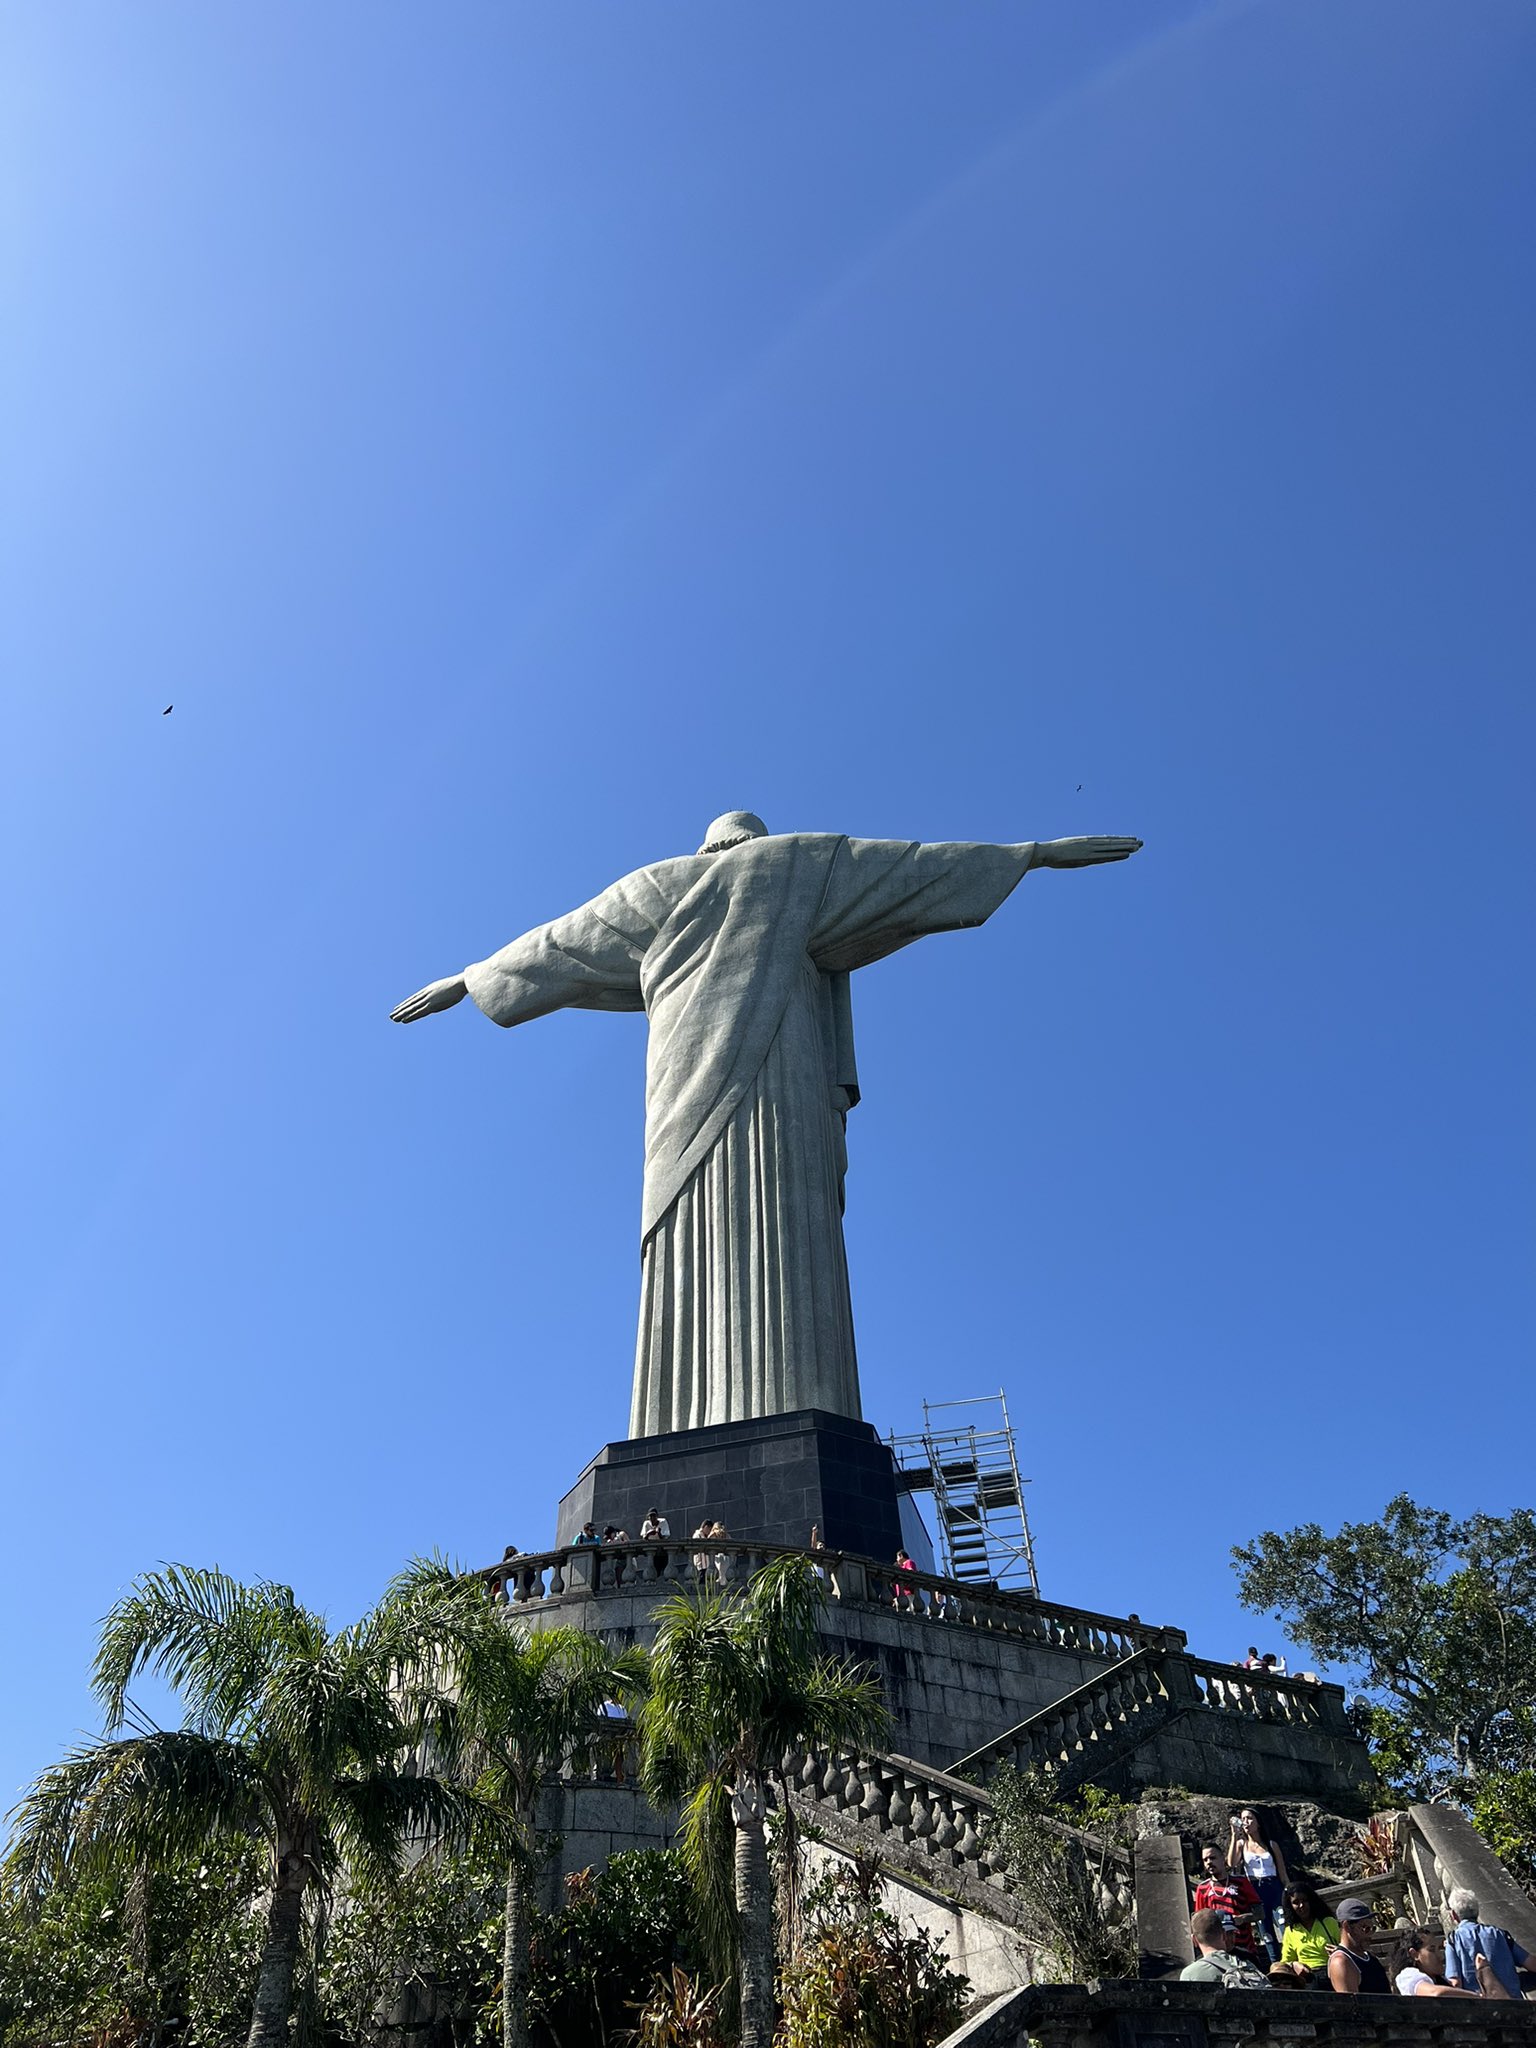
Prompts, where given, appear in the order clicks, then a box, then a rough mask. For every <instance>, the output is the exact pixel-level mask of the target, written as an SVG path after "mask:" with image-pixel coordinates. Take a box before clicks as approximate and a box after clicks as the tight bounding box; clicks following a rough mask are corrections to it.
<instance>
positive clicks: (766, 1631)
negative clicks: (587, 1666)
mask: <svg viewBox="0 0 1536 2048" xmlns="http://www.w3.org/2000/svg"><path fill="white" fill-rule="evenodd" d="M822 1598H823V1594H822V1588H821V1583H820V1581H819V1580H818V1579H817V1578H816V1576H815V1574H814V1572H813V1570H812V1568H811V1565H810V1563H809V1561H808V1560H807V1559H804V1558H798V1557H781V1558H775V1559H774V1560H773V1561H772V1562H771V1563H769V1564H767V1565H765V1566H764V1567H763V1568H762V1570H761V1571H759V1572H756V1573H754V1575H753V1577H752V1579H751V1581H750V1583H749V1584H748V1586H747V1587H746V1589H745V1590H744V1591H743V1592H741V1593H736V1594H726V1595H722V1596H711V1595H708V1594H705V1593H702V1592H694V1593H686V1592H684V1593H678V1594H676V1595H674V1596H673V1598H672V1599H670V1600H668V1601H667V1602H666V1603H665V1605H664V1606H662V1607H661V1608H660V1609H659V1610H658V1613H657V1617H656V1620H657V1628H656V1637H655V1641H654V1642H653V1644H652V1646H651V1674H650V1690H649V1693H648V1694H647V1696H646V1698H645V1700H644V1702H643V1703H642V1705H641V1708H640V1732H641V1743H642V1749H641V1777H642V1781H643V1783H644V1785H645V1788H646V1790H647V1791H648V1792H649V1793H650V1795H651V1797H652V1798H653V1799H654V1800H655V1801H656V1802H657V1804H658V1805H663V1806H666V1805H670V1804H671V1803H672V1802H673V1801H675V1800H678V1799H682V1800H683V1801H684V1805H683V1825H682V1837H681V1840H682V1848H683V1854H684V1856H685V1857H686V1859H687V1862H688V1866H689V1869H690V1871H691V1872H692V1874H693V1877H694V1881H695V1884H696V1886H697V1888H698V1894H699V1903H700V1924H701V1933H702V1934H703V1936H704V1938H705V1942H706V1946H707V1947H708V1948H709V1950H710V1952H711V1959H712V1961H713V1962H714V1963H715V1966H716V1970H717V1974H719V1975H722V1976H724V1975H726V1974H728V1972H729V1971H730V1970H731V1969H732V1968H734V1972H735V1976H736V1982H737V1988H738V1992H739V2000H740V2009H741V2048H769V2042H770V2040H771V2037H772V2034H773V1909H772V1895H771V1887H770V1883H769V1873H768V1856H767V1844H766V1839H765V1834H764V1818H765V1813H766V1799H765V1793H764V1787H765V1780H768V1779H770V1778H771V1777H772V1776H774V1775H775V1774H777V1773H778V1772H779V1770H780V1766H781V1763H782V1759H783V1757H784V1754H785V1752H786V1751H787V1750H793V1749H796V1748H798V1747H801V1746H802V1745H808V1746H811V1747H829V1746H830V1747H849V1746H860V1745H868V1744H873V1743H876V1742H879V1741H881V1740H883V1738H884V1735H885V1732H886V1729H887V1727H888V1726H889V1716H888V1715H887V1713H886V1710H885V1707H884V1704H883V1702H882V1700H881V1697H880V1688H879V1684H878V1681H877V1680H875V1679H873V1678H870V1677H867V1676H862V1675H858V1674H856V1673H854V1672H852V1671H850V1670H849V1669H847V1668H846V1667H845V1666H843V1665H842V1664H839V1663H837V1662H835V1661H834V1660H833V1659H831V1658H828V1657H826V1656H824V1655H823V1654H822V1653H821V1644H820V1637H819V1635H818V1632H817V1624H818V1620H819V1618H820V1612H821V1601H822ZM732 1904H733V1905H734V1912H732V1910H731V1906H732Z"/></svg>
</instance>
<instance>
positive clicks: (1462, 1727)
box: [1232, 1494, 1536, 1798]
mask: <svg viewBox="0 0 1536 2048" xmlns="http://www.w3.org/2000/svg"><path fill="white" fill-rule="evenodd" d="M1232 1555H1233V1559H1234V1561H1235V1563H1236V1566H1237V1573H1238V1585H1239V1593H1240V1597H1241V1599H1242V1601H1243V1604H1244V1606H1246V1607H1249V1608H1252V1609H1253V1610H1254V1611H1255V1612H1256V1613H1259V1612H1264V1611H1270V1612H1273V1613H1275V1614H1276V1616H1277V1617H1278V1618H1279V1619H1281V1620H1282V1621H1283V1622H1284V1624H1285V1630H1286V1634H1287V1635H1288V1636H1289V1637H1290V1639H1291V1641H1292V1642H1294V1643H1299V1644H1303V1645H1305V1646H1306V1647H1307V1648H1308V1649H1309V1650H1310V1651H1311V1652H1312V1654H1313V1655H1314V1656H1315V1657H1317V1658H1318V1659H1319V1660H1320V1661H1322V1662H1325V1663H1332V1664H1340V1665H1343V1666H1345V1667H1346V1669H1347V1670H1348V1671H1349V1672H1350V1673H1351V1674H1352V1675H1353V1676H1354V1677H1355V1678H1356V1679H1357V1680H1358V1682H1359V1683H1360V1684H1361V1685H1362V1686H1363V1688H1364V1690H1365V1692H1366V1693H1367V1694H1368V1695H1370V1696H1371V1697H1370V1698H1369V1699H1368V1701H1367V1704H1366V1706H1365V1708H1364V1709H1362V1725H1363V1728H1364V1731H1365V1732H1366V1733H1367V1734H1368V1735H1369V1736H1370V1738H1371V1740H1372V1742H1373V1745H1374V1748H1375V1753H1376V1756H1377V1760H1378V1763H1379V1765H1380V1768H1381V1770H1382V1772H1383V1774H1384V1775H1385V1776H1386V1777H1387V1778H1388V1779H1389V1780H1390V1781H1391V1782H1392V1783H1394V1784H1395V1785H1396V1786H1398V1787H1399V1788H1400V1789H1401V1790H1403V1791H1404V1792H1406V1793H1408V1794H1410V1795H1412V1796H1415V1797H1419V1798H1429V1797H1432V1796H1433V1795H1434V1794H1436V1793H1438V1792H1442V1791H1445V1790H1446V1789H1447V1788H1449V1787H1452V1786H1455V1785H1457V1784H1458V1783H1465V1784H1468V1785H1470V1781H1474V1780H1479V1779H1486V1778H1488V1777H1489V1776H1490V1775H1496V1774H1500V1773H1519V1772H1522V1771H1526V1770H1529V1769H1531V1768H1532V1767H1533V1766H1536V1687H1533V1682H1532V1673H1533V1672H1536V1515H1533V1514H1532V1512H1531V1510H1530V1509H1528V1508H1520V1509H1517V1510H1516V1511H1515V1512H1514V1513H1513V1514H1509V1515H1482V1514H1479V1515H1468V1516H1465V1517H1462V1518H1459V1519H1458V1518H1457V1517H1454V1516H1452V1515H1449V1514H1445V1513H1443V1512H1442V1511H1441V1510H1439V1509H1438V1508H1425V1507H1420V1506H1419V1505H1418V1504H1417V1502H1415V1501H1413V1500H1410V1499H1409V1497H1408V1496H1407V1494H1398V1495H1397V1497H1396V1498H1395V1499H1394V1500H1391V1501H1389V1502H1388V1503H1387V1506H1386V1509H1385V1511H1384V1512H1383V1514H1382V1515H1381V1517H1380V1519H1379V1520H1377V1521H1374V1522H1346V1523H1345V1524H1344V1525H1343V1526H1342V1527H1341V1528H1340V1529H1339V1531H1338V1533H1337V1534H1336V1535H1331V1536H1330V1535H1328V1534H1327V1533H1325V1531H1324V1530H1323V1529H1322V1528H1321V1527H1320V1526H1319V1524H1317V1523H1316V1522H1307V1523H1304V1524H1302V1526H1301V1527H1299V1528H1296V1529H1288V1530H1285V1531H1283V1532H1278V1533H1277V1532H1275V1531H1266V1532H1265V1533H1264V1534H1263V1535H1261V1536H1258V1537H1256V1538H1255V1539H1254V1541H1253V1542H1252V1543H1249V1544H1245V1545H1243V1546H1241V1547H1240V1548H1238V1549H1235V1550H1234V1551H1233V1553H1232Z"/></svg>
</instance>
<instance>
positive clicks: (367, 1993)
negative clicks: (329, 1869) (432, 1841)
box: [321, 1852, 502, 2048]
mask: <svg viewBox="0 0 1536 2048" xmlns="http://www.w3.org/2000/svg"><path fill="white" fill-rule="evenodd" d="M501 1955H502V1866H501V1860H500V1857H499V1856H496V1855H489V1854H485V1853H483V1852H470V1853H468V1854H465V1855H462V1856H453V1857H448V1856H422V1857H419V1858H418V1859H417V1860H416V1861H415V1862H414V1863H412V1864H411V1866H410V1867H409V1869H407V1870H405V1871H404V1872H402V1873H401V1875H400V1876H399V1877H398V1878H396V1879H394V1880H393V1881H392V1882H390V1883H388V1884H385V1885H383V1886H379V1885H370V1886H368V1887H366V1888H362V1887H358V1888H356V1889H349V1890H348V1891H347V1892H346V1893H345V1894H344V1895H343V1896H342V1897H341V1898H340V1899H339V1900H338V1901H337V1905H336V1910H335V1913H334V1915H333V1917H332V1921H331V1926H330V1932H329V1935H328V1937H327V1940H326V1944H325V1957H324V1964H323V1968H322V1971H321V2005H322V2009H323V2011H324V2014H325V2017H326V2019H327V2021H328V2022H329V2023H330V2025H331V2026H332V2027H335V2028H337V2029H339V2030H340V2032H341V2034H342V2036H343V2038H344V2039H346V2040H348V2041H365V2040H367V2039H368V2038H369V2037H370V2036H371V2035H377V2034H380V2033H386V2032H393V2031H395V2030H396V2023H397V2022H398V2020H399V2018H400V2016H401V2013H402V2008H411V2007H414V2006H418V2005H422V2006H426V2007H427V2008H428V2010H429V2011H435V2013H436V2014H437V2016H438V2021H439V2037H441V2036H443V2035H446V2037H447V2038H449V2039H451V2040H452V2042H453V2043H454V2048H469V2044H471V2043H472V2042H475V2041H478V2040H480V2039H481V2038H482V2028H483V2027H484V2025H485V2023H486V2022H487V2021H489V2022H490V2023H491V2024H492V2025H494V2024H495V2023H496V2021H497V2020H498V2019H499V2016H500V2007H501Z"/></svg>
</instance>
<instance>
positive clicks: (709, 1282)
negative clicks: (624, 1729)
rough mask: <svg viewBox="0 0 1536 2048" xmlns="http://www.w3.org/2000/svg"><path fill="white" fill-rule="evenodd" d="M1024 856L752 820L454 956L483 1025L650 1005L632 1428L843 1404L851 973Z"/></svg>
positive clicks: (981, 895) (996, 881)
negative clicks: (737, 836)
mask: <svg viewBox="0 0 1536 2048" xmlns="http://www.w3.org/2000/svg"><path fill="white" fill-rule="evenodd" d="M1034 851H1035V848H1034V845H1033V844H1032V843H1026V844H1023V845H1018V846H989V845H973V844H939V845H918V844H913V843H911V842H908V841H904V840H877V839H845V838H843V837H841V836H840V835H838V834H835V833H823V832H795V833H785V834H773V835H769V836H767V837H764V838H759V839H750V840H746V841H744V842H743V843H742V844H740V845H738V846H733V847H729V848H727V849H726V850H725V851H723V852H719V853H711V854H693V855H688V856H685V857H683V858H681V859H676V860H664V861H659V862H657V863H656V864H655V865H654V866H652V867H647V868H640V869H638V870H637V871H636V872H635V873H634V874H632V875H626V876H625V877H624V878H623V880H622V881H618V882H615V883H614V884H613V885H612V886H611V887H610V888H607V889H605V890H603V892H602V893H601V895H599V896H595V897H594V898H593V899H592V901H591V902H590V903H587V904H584V905H583V906H582V907H581V909H579V910H574V911H572V912H571V913H570V914H569V916H566V917H560V918H556V919H555V920H554V922H553V923H551V924H547V925H542V926H540V927H539V928H538V929H537V930H535V931H532V932H528V933H526V934H525V935H524V936H523V937H522V938H520V939H514V940H513V941H512V943H511V945H509V946H504V947H503V948H502V950H501V951H500V952H499V953H493V954H492V955H491V957H490V958H489V959H488V960H482V961H480V962H478V963H477V964H476V965H475V966H473V967H471V968H469V969H467V970H466V973H465V976H464V980H465V985H466V987H467V988H468V991H469V994H470V996H471V997H472V998H473V1000H474V1001H475V1003H476V1004H477V1005H478V1006H479V1008H480V1009H482V1010H483V1011H484V1012H485V1014H486V1016H488V1017H489V1018H490V1019H491V1020H492V1021H493V1022H494V1023H497V1024H502V1025H509V1026H510V1025H513V1024H523V1023H526V1022H528V1021H529V1019H531V1018H534V1017H541V1016H544V1015H546V1014H547V1013H548V1012H550V1011H552V1010H558V1009H597V1010H644V1011H645V1013H646V1015H647V1018H648V1020H649V1032H650V1035H649V1044H648V1048H647V1056H646V1090H645V1180H644V1192H643V1198H642V1216H641V1253H640V1265H641V1294H640V1327H639V1335H638V1339H637V1344H636V1354H635V1380H634V1398H633V1402H632V1405H631V1411H630V1434H631V1436H657V1435H661V1434H664V1433H665V1432H667V1431H670V1430H676V1429H692V1428H697V1427H699V1426H700V1425H702V1424H706V1423H717V1422H734V1421H738V1420H740V1419H741V1418H743V1417H746V1416H754V1415H774V1414H780V1413H784V1412H786V1411H788V1410H791V1409H796V1408H825V1409H830V1410H831V1411H833V1412H834V1413H836V1414H840V1415H853V1416H857V1415H858V1414H859V1412H860V1408H859V1383H858V1369H857V1364H856V1359H855V1353H854V1341H853V1316H852V1312H851V1309H850V1306H849V1298H848V1265H847V1256H846V1253H845V1251H844V1247H843V1224H842V1209H843V1176H844V1170H845V1166H846V1152H845V1149H844V1126H845V1123H846V1118H847V1113H848V1111H849V1110H850V1109H851V1108H852V1107H853V1106H854V1104H855V1103H857V1101H858V1099H859V1086H858V1073H857V1069H856V1067H855V1063H854V1047H853V1021H852V1005H851V1001H850V996H849V982H848V977H849V975H850V973H851V972H852V971H853V970H854V969H855V968H858V967H863V966H867V965H868V964H869V963H870V962H871V961H874V960H879V959H882V958H883V957H884V956H885V955H886V954H887V953H893V952H895V951H896V950H897V949H898V948H899V947H902V946H905V945H909V944H910V943H911V942H912V941H913V940H914V939H919V938H922V937H924V936H926V935H927V934H928V933H930V932H941V931H954V930H959V929H962V928H964V927H966V926H970V925H978V924H981V923H982V922H983V921H984V920H985V919H986V918H987V917H989V916H990V915H991V913H992V912H993V911H994V910H995V909H996V908H997V907H998V905H999V904H1000V903H1001V902H1002V901H1003V900H1004V898H1005V897H1006V896H1007V895H1008V894H1009V892H1010V891H1011V890H1012V889H1013V888H1014V887H1015V885H1016V884H1017V883H1018V882H1019V880H1020V879H1021V878H1022V876H1023V875H1024V874H1025V873H1026V872H1027V871H1028V869H1029V866H1030V864H1031V860H1032V858H1033V855H1034Z"/></svg>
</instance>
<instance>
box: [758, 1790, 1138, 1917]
mask: <svg viewBox="0 0 1536 2048" xmlns="http://www.w3.org/2000/svg"><path fill="white" fill-rule="evenodd" d="M783 1773H784V1780H785V1783H786V1785H787V1786H788V1789H789V1792H790V1794H791V1796H792V1797H794V1798H796V1799H798V1800H800V1801H802V1802H804V1803H805V1804H807V1805H810V1806H812V1807H814V1808H815V1809H817V1810H818V1811H819V1812H821V1813H824V1814H827V1815H834V1816H837V1817H839V1818H841V1819H842V1820H843V1821H845V1822H850V1823H852V1824H853V1825H854V1826H855V1827H856V1828H858V1829H860V1830H867V1831H868V1832H869V1833H870V1834H871V1835H876V1836H882V1837H885V1838H886V1843H883V1844H882V1853H884V1851H885V1848H886V1845H887V1844H888V1843H890V1842H894V1843H895V1844H897V1845H898V1846H899V1847H900V1848H901V1849H902V1850H904V1851H906V1852H907V1854H906V1855H905V1856H904V1857H903V1858H902V1860H903V1861H904V1862H905V1863H906V1864H907V1866H908V1867H909V1868H911V1869H915V1870H917V1871H919V1872H921V1871H922V1870H923V1869H924V1868H926V1869H928V1870H930V1871H944V1872H949V1873H954V1874H956V1875H959V1876H962V1877H965V1878H967V1879H969V1880H971V1881H973V1882H979V1883H982V1884H986V1885H989V1886H991V1887H992V1888H993V1889H994V1890H997V1891H1002V1892H1007V1891H1008V1890H1009V1889H1010V1888H1011V1887H1010V1881H1009V1873H1008V1859H1007V1857H1006V1856H1005V1855H1004V1854H1003V1852H1002V1851H1001V1850H1000V1849H998V1848H995V1847H992V1846H990V1842H989V1836H990V1822H991V1818H992V1801H991V1799H990V1797H989V1796H988V1794H987V1793H986V1792H984V1791H983V1790H982V1789H981V1788H980V1787H979V1786H977V1785H971V1784H966V1783H965V1782H964V1781H963V1780H961V1779H959V1778H955V1777H951V1776H950V1775H949V1773H948V1772H946V1771H935V1770H930V1769H929V1768H928V1766H927V1765H926V1764H919V1763H914V1762H913V1760H912V1759H911V1758H910V1757H903V1756H888V1755H884V1754H872V1755H862V1754H851V1753H848V1752H842V1751H840V1752H838V1753H836V1754H833V1755H828V1754H825V1753H821V1752H817V1751H807V1750H799V1751H794V1752H791V1753H789V1754H787V1755H786V1756H785V1758H784V1760H783ZM1051 1826H1052V1830H1053V1832H1055V1833H1057V1834H1059V1835H1060V1836H1061V1837H1062V1839H1063V1840H1064V1841H1066V1842H1068V1843H1070V1844H1071V1845H1072V1846H1073V1847H1074V1848H1075V1849H1076V1850H1077V1851H1078V1852H1079V1853H1080V1854H1081V1855H1083V1856H1084V1858H1085V1860H1087V1862H1088V1863H1089V1866H1090V1868H1092V1869H1094V1870H1096V1871H1100V1872H1102V1873H1103V1875H1102V1877H1101V1880H1100V1882H1101V1887H1102V1889H1103V1891H1104V1895H1105V1903H1106V1904H1107V1905H1108V1906H1109V1907H1110V1909H1111V1910H1112V1911H1113V1912H1115V1913H1117V1914H1122V1915H1129V1914H1130V1913H1132V1912H1133V1911H1134V1890H1133V1878H1132V1866H1131V1857H1130V1852H1129V1851H1128V1850H1126V1849H1123V1848H1121V1847H1120V1846H1119V1845H1118V1844H1113V1843H1105V1842H1101V1841H1100V1840H1099V1839H1098V1838H1097V1837H1096V1836H1093V1835H1090V1834H1086V1833H1084V1832H1083V1831H1082V1830H1081V1829H1078V1828H1073V1827H1069V1826H1068V1825H1067V1824H1066V1823H1064V1822H1054V1823H1051Z"/></svg>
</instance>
